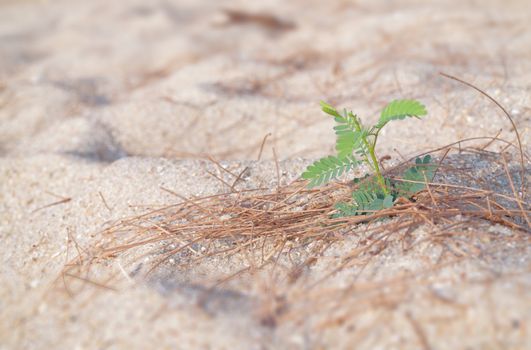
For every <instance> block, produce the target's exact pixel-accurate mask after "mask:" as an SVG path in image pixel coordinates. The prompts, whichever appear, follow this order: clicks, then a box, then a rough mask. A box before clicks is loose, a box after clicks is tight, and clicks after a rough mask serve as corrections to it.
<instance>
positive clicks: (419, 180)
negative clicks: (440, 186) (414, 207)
mask: <svg viewBox="0 0 531 350" xmlns="http://www.w3.org/2000/svg"><path fill="white" fill-rule="evenodd" d="M430 162H431V156H430V155H429V154H428V155H426V156H424V158H420V157H417V159H415V166H412V167H411V168H409V169H407V170H406V171H405V172H404V175H403V176H402V178H403V179H404V180H407V181H415V182H402V181H400V182H398V183H396V184H395V187H396V189H397V190H398V194H399V195H401V196H404V197H407V198H410V197H412V196H413V195H414V194H416V193H418V192H420V191H422V190H423V189H425V188H426V181H427V182H430V181H432V180H433V176H434V175H435V170H437V166H436V165H434V164H430Z"/></svg>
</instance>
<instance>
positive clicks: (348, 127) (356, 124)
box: [302, 100, 436, 217]
mask: <svg viewBox="0 0 531 350" xmlns="http://www.w3.org/2000/svg"><path fill="white" fill-rule="evenodd" d="M321 107H322V110H323V112H325V113H326V114H329V115H331V116H332V117H334V119H335V121H336V123H337V125H336V126H335V127H334V130H335V132H336V135H337V142H336V150H337V156H328V157H325V158H321V159H319V160H318V161H316V162H314V163H313V164H312V165H310V166H308V168H307V169H306V171H305V172H304V173H303V174H302V178H303V179H307V180H309V181H310V183H309V184H308V187H310V188H311V187H315V186H319V185H321V184H324V183H327V182H329V181H330V180H332V179H335V178H336V177H338V176H340V175H342V174H344V173H346V172H348V171H350V170H352V169H354V168H355V167H357V166H358V165H360V164H362V163H365V164H367V165H368V166H369V168H370V169H371V170H373V171H374V175H372V176H366V177H364V178H360V179H355V180H354V182H355V183H356V184H357V185H358V187H357V190H356V191H354V192H353V193H352V202H351V203H338V204H337V205H336V209H337V210H338V213H337V214H335V215H334V216H335V217H342V216H351V215H362V214H367V213H370V212H374V211H376V210H380V209H384V208H390V207H392V206H393V204H394V202H395V201H396V199H397V198H398V197H406V198H411V197H412V196H413V195H414V194H415V193H417V192H419V191H421V190H422V189H424V187H425V183H426V182H427V181H431V179H432V178H433V176H434V172H435V169H436V167H435V166H433V165H431V164H430V161H431V157H430V156H429V155H427V156H425V157H424V158H417V159H416V162H415V163H416V164H415V166H413V167H411V168H409V169H407V171H406V172H405V173H404V175H403V180H404V181H398V180H393V179H390V178H386V177H384V176H383V175H382V172H381V167H380V164H379V162H378V158H377V156H376V143H377V141H378V136H379V134H380V131H381V130H382V128H383V127H384V126H385V125H387V123H389V122H390V121H392V120H397V119H404V118H406V117H415V118H419V119H420V117H422V116H424V115H426V114H427V112H426V108H425V107H424V105H422V104H421V103H420V102H418V101H415V100H395V101H392V102H391V103H389V104H388V105H387V106H386V107H385V108H384V109H383V111H382V113H381V115H380V119H379V120H378V123H376V125H373V126H371V127H366V126H364V125H363V124H362V122H361V119H360V118H359V117H358V116H357V115H355V114H353V113H352V112H347V110H343V111H342V112H341V113H340V112H338V111H337V110H336V109H335V108H334V107H332V106H331V105H329V104H327V103H325V102H321Z"/></svg>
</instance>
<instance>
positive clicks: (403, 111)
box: [375, 100, 428, 129]
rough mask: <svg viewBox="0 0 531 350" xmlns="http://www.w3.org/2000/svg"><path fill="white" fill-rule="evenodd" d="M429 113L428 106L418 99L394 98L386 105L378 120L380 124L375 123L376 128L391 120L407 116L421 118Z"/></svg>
mask: <svg viewBox="0 0 531 350" xmlns="http://www.w3.org/2000/svg"><path fill="white" fill-rule="evenodd" d="M427 113H428V112H427V111H426V107H424V105H423V104H422V103H420V102H418V101H415V100H394V101H393V102H391V103H389V104H388V105H387V106H385V108H384V109H383V111H382V114H381V115H380V120H379V121H378V124H376V125H375V128H377V129H381V128H383V127H384V125H385V124H387V123H388V122H390V121H391V120H396V119H404V118H406V117H415V118H420V117H421V116H424V115H426V114H427Z"/></svg>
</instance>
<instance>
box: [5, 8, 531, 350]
mask: <svg viewBox="0 0 531 350" xmlns="http://www.w3.org/2000/svg"><path fill="white" fill-rule="evenodd" d="M527 5H528V4H527V1H506V2H503V3H501V2H497V1H483V2H481V3H477V2H466V1H445V2H426V1H418V2H415V1H400V2H394V3H392V4H390V3H388V2H386V1H356V2H348V1H333V2H322V1H291V2H289V3H286V2H283V1H267V2H253V3H249V2H244V1H219V2H218V1H217V2H212V1H196V0H194V1H186V0H181V1H160V2H153V3H151V2H148V3H146V2H145V1H136V0H135V1H112V2H109V1H100V0H95V1H77V0H76V1H53V2H52V1H30V0H28V1H4V2H2V3H1V4H0V242H1V244H2V249H1V250H0V348H1V349H47V348H54V349H122V348H139V349H140V348H168V349H170V348H171V349H223V348H224V349H328V348H339V349H342V348H344V349H349V348H356V349H524V348H527V347H530V346H531V335H530V332H531V318H530V315H531V298H530V297H529V293H528V290H529V287H530V284H531V275H530V273H529V272H530V261H529V256H530V245H529V242H528V240H526V239H525V235H524V236H522V233H521V232H520V231H518V230H514V229H510V228H507V227H505V226H502V225H494V224H492V223H490V222H483V224H482V225H479V226H477V227H476V226H474V227H470V228H469V229H470V230H477V231H480V232H486V233H488V234H489V235H488V237H490V238H489V239H488V240H486V241H478V242H474V245H475V246H476V247H477V248H478V251H479V252H483V253H482V254H478V255H476V256H475V257H474V258H470V259H465V260H464V261H462V262H460V263H458V264H453V265H451V266H448V267H446V268H443V269H441V270H440V271H437V272H434V273H433V276H432V280H431V281H430V283H429V284H428V285H426V284H425V281H424V280H423V281H424V282H422V283H413V282H412V283H410V284H406V285H405V287H404V286H402V287H400V288H399V289H393V288H394V287H393V288H391V287H390V289H386V288H387V287H385V285H383V287H382V295H383V296H382V297H381V300H380V303H378V305H376V304H374V303H373V302H372V301H371V300H373V299H371V298H368V297H367V294H366V293H369V292H363V286H366V285H372V284H373V283H377V282H378V281H387V280H389V279H392V277H393V276H397V275H400V274H401V273H407V272H415V271H421V270H422V269H423V268H425V267H426V266H428V265H429V262H430V261H431V262H433V261H434V259H435V257H437V256H438V254H439V253H440V252H439V251H438V250H437V249H439V248H438V247H435V246H431V245H429V244H426V245H422V244H421V245H419V246H417V247H416V248H415V249H413V250H411V251H408V252H404V250H402V249H401V248H400V245H399V244H398V243H397V244H396V245H393V246H392V247H390V248H389V249H388V250H386V252H385V254H381V255H377V256H376V257H375V259H373V260H371V262H370V263H369V264H368V265H367V267H366V268H364V269H361V268H360V267H359V266H351V267H350V268H349V269H346V270H344V271H342V272H341V273H338V274H337V275H335V276H333V278H331V279H330V280H329V281H328V282H327V286H326V287H329V288H340V287H341V286H343V285H345V284H346V283H347V282H346V281H352V280H353V277H352V276H353V275H356V276H358V277H357V280H356V281H357V282H356V283H359V286H360V287H359V288H361V291H360V290H356V291H355V292H352V295H351V297H349V298H348V299H347V304H345V305H338V306H336V308H335V311H334V313H332V312H330V308H327V307H325V306H328V305H317V304H316V303H315V300H316V299H315V298H314V297H315V296H314V295H313V294H312V295H310V294H308V296H307V297H306V296H304V295H303V296H301V297H299V302H298V303H294V304H293V305H290V307H291V310H290V312H291V313H292V314H295V315H296V314H299V315H304V318H305V319H304V321H301V322H295V321H293V320H290V319H289V318H285V319H283V318H281V320H280V321H278V323H276V324H274V325H272V324H271V322H267V317H266V318H264V314H267V312H268V311H267V309H268V308H269V307H271V306H270V302H271V300H270V299H267V298H265V299H264V297H263V295H264V291H265V290H267V287H268V283H269V282H268V279H267V278H266V277H265V276H258V277H256V280H255V282H252V283H251V284H250V285H249V284H247V285H245V283H243V282H242V284H241V285H238V284H235V285H231V286H229V287H227V289H221V290H220V291H219V292H218V294H215V293H214V294H211V295H209V299H208V300H207V301H206V302H199V301H198V299H200V297H201V295H203V294H202V293H201V291H202V288H204V285H203V283H204V284H205V285H206V284H207V283H206V281H211V280H212V279H213V278H215V277H217V276H218V277H219V276H221V275H223V274H224V273H227V272H230V271H233V270H234V269H237V268H238V267H239V266H242V261H240V260H238V257H235V258H234V259H232V260H231V259H225V260H224V259H222V258H219V259H218V258H212V259H211V260H206V261H205V262H203V263H202V264H200V266H197V267H194V268H190V269H187V270H186V271H185V276H184V277H186V278H184V277H183V274H182V273H181V270H179V269H178V266H174V267H172V265H171V264H165V265H163V266H161V267H160V268H159V269H158V270H155V271H154V273H152V274H151V275H150V276H149V278H147V277H145V276H143V275H142V274H138V275H135V273H134V272H135V268H136V267H138V264H137V265H127V264H125V261H131V260H135V259H136V258H138V256H135V255H134V254H139V253H138V252H135V253H131V254H130V255H127V254H125V255H124V256H120V257H119V258H116V259H114V260H112V259H111V260H110V261H109V262H108V266H107V268H108V270H109V271H113V272H116V274H117V275H118V276H121V277H120V278H116V280H115V281H112V282H110V283H109V284H108V285H109V286H110V287H111V288H113V290H107V289H105V288H100V287H95V286H94V285H91V284H90V283H88V284H87V283H75V281H72V278H70V279H69V281H70V282H71V285H72V287H71V288H72V290H71V291H70V293H68V291H65V288H64V284H63V283H62V279H61V271H63V268H64V266H65V263H67V262H69V261H70V260H71V259H74V258H75V256H76V254H77V249H76V246H77V247H81V248H80V249H90V248H91V247H93V246H94V244H95V243H96V242H97V241H98V239H99V236H98V235H99V232H100V231H101V230H103V229H105V228H106V227H109V226H110V225H111V224H112V223H115V222H117V221H118V220H120V219H122V218H125V217H131V216H134V215H140V214H142V213H145V212H146V211H148V210H150V209H152V208H157V207H159V206H163V205H170V204H173V203H177V202H181V201H182V199H181V197H177V196H175V195H173V194H171V193H170V192H168V191H167V190H168V189H169V190H171V191H173V192H176V193H178V194H179V195H181V196H183V197H188V198H190V197H191V196H197V197H201V196H207V195H212V194H219V193H225V192H227V191H228V190H229V186H227V185H225V184H223V183H222V182H220V181H219V180H218V179H217V178H216V176H218V177H220V176H221V177H223V176H227V174H224V173H223V172H220V170H219V168H218V167H217V166H215V164H214V163H212V162H211V161H209V160H208V157H209V156H210V157H213V158H214V159H216V160H219V161H223V165H224V166H226V167H228V168H229V169H232V171H234V172H235V173H239V172H240V171H242V170H243V169H244V168H245V167H248V168H249V170H248V171H247V172H246V173H245V179H244V180H243V181H242V182H241V185H240V187H239V188H240V189H245V188H246V189H253V188H261V187H265V188H270V189H272V190H274V189H275V188H276V187H277V185H282V186H285V185H288V184H290V183H292V182H293V181H295V180H296V179H297V178H298V177H299V175H300V173H301V172H302V171H303V169H304V168H305V166H306V165H307V164H309V163H310V162H311V161H312V160H313V159H316V158H317V157H320V156H323V155H326V154H330V153H332V152H333V148H334V135H333V132H332V129H331V128H332V125H333V123H332V120H330V119H329V118H327V117H326V116H325V115H323V113H321V112H320V111H319V106H318V102H319V101H320V100H326V101H328V102H330V103H333V104H334V105H337V106H341V107H347V108H351V109H353V110H354V112H356V113H358V114H359V115H360V116H362V117H363V118H365V119H366V120H369V121H375V120H376V118H377V115H378V111H379V110H380V109H381V108H382V107H383V106H384V105H385V103H387V102H388V101H389V100H391V99H393V98H417V99H419V100H421V101H422V102H423V103H425V104H426V106H427V108H428V111H429V115H428V117H426V118H425V120H423V121H418V120H407V121H403V122H400V123H399V124H397V127H395V128H391V127H390V128H389V129H386V130H385V132H384V134H383V135H382V137H381V141H380V146H379V147H380V148H379V152H380V155H381V156H384V155H389V156H390V157H391V158H392V159H391V160H390V161H389V165H391V164H394V163H397V162H398V161H400V160H401V159H402V157H410V156H412V155H414V154H417V153H419V152H424V151H427V150H429V149H435V148H437V147H441V146H444V145H446V144H448V143H451V142H454V141H457V140H459V139H463V138H473V137H482V136H494V135H496V134H497V133H498V132H499V131H500V130H501V133H500V137H503V138H504V139H507V140H510V141H513V142H514V141H515V135H514V131H513V130H512V128H511V124H510V123H509V122H508V120H507V118H505V117H504V116H503V114H502V113H500V111H499V110H498V109H496V108H495V107H494V105H493V104H492V103H491V102H489V101H488V100H487V99H485V98H484V97H482V96H481V95H480V94H478V93H477V92H475V91H474V90H472V89H470V88H467V87H465V86H463V85H460V84H458V83H456V82H454V81H451V80H449V79H446V78H443V77H441V76H440V75H439V74H438V73H439V72H440V71H443V72H446V73H449V74H452V75H456V76H459V77H461V78H464V79H466V80H467V81H470V82H473V83H474V84H476V85H477V86H480V87H481V88H483V89H484V90H485V91H487V92H488V93H489V94H491V95H492V96H493V97H494V98H496V99H497V100H498V101H500V103H502V104H503V105H504V106H506V107H507V109H508V111H509V112H510V113H511V116H512V117H513V119H514V121H515V123H516V126H517V128H518V130H519V132H520V134H521V138H522V141H523V143H524V145H523V146H524V149H525V150H527V151H528V152H529V143H528V141H527V140H528V138H529V137H528V134H529V128H530V125H531V123H530V118H531V101H530V99H531V85H530V83H529V82H530V81H531V73H530V72H531V57H530V56H531V51H530V50H529V47H531V34H530V33H529V31H528V30H526V28H527V26H528V23H529V21H530V20H531V15H530V13H529V11H528V10H526V8H527ZM398 125H399V126H398ZM268 134H270V136H268V137H267V139H266V142H265V143H263V140H264V137H266V135H268ZM262 144H264V147H263V152H262V154H261V158H260V160H259V161H257V159H258V156H259V153H260V148H261V145H262ZM472 144H473V143H472ZM472 144H469V145H472ZM511 154H512V162H511V167H513V168H514V169H518V156H517V154H516V153H515V152H512V153H511ZM459 159H461V160H460V161H461V163H462V164H463V166H466V167H470V168H471V169H473V170H471V171H470V172H471V173H472V174H474V173H478V174H479V173H480V172H481V171H483V173H485V174H489V173H492V174H494V175H493V178H496V176H498V177H500V178H502V177H503V171H502V170H500V169H493V168H490V165H489V164H482V163H481V160H478V159H476V158H474V157H472V158H467V157H464V158H459ZM275 160H277V161H279V171H278V176H279V177H280V184H279V183H278V178H277V168H276V167H277V163H276V161H275ZM456 161H457V160H456ZM474 169H475V170H474ZM482 169H483V170H482ZM212 174H214V175H215V176H214V175H212ZM226 179H227V181H229V179H230V176H228V178H226ZM450 180H452V181H457V182H459V183H461V184H463V183H465V184H467V185H470V184H472V185H473V182H472V183H468V182H466V181H465V180H463V179H450ZM504 184H505V187H504V188H503V189H502V190H503V191H504V193H507V194H510V193H511V192H510V188H509V187H508V183H507V182H504ZM432 230H433V228H430V227H425V226H421V227H419V228H418V229H417V230H416V231H415V232H414V233H413V235H414V236H415V237H417V238H422V237H425V236H427V235H429V234H430V233H431V232H432ZM362 232H363V228H362V227H361V228H360V227H353V228H352V230H351V231H350V232H349V234H347V235H346V237H345V239H344V240H342V241H340V242H337V244H336V245H334V246H333V247H332V249H330V250H329V251H327V254H329V255H328V256H325V257H323V258H322V259H320V260H319V262H318V263H317V264H316V265H315V266H313V267H312V268H311V269H310V270H309V271H308V272H307V274H308V275H307V277H306V278H307V279H304V281H307V283H310V282H308V281H312V280H316V279H319V278H320V277H322V276H323V274H325V273H326V271H328V269H329V265H330V264H332V263H331V261H333V259H334V257H337V256H341V255H342V254H345V253H346V252H347V253H348V251H350V250H352V249H353V248H354V247H356V246H357V244H359V240H360V239H361V238H360V237H361V236H362ZM482 237H483V236H482ZM522 237H524V238H522ZM240 258H241V257H240ZM142 259H147V260H146V261H143V260H141V261H142V262H143V264H144V265H143V266H144V268H146V266H148V265H149V264H150V260H149V257H146V258H144V257H143V258H142ZM122 262H123V263H122ZM124 266H125V267H124ZM98 271H99V272H98ZM176 271H177V272H176ZM105 272H106V271H105V269H103V270H96V272H95V273H96V274H98V273H101V276H104V275H105ZM101 276H99V275H95V276H91V277H94V278H95V279H97V277H101ZM305 283H306V282H305ZM296 287H297V288H303V287H304V285H303V284H302V282H301V284H300V285H299V284H296V285H295V286H294V287H292V289H291V290H287V291H286V293H287V294H286V298H288V299H289V298H290V297H291V296H293V295H297V294H296V293H297V290H296V289H295V288H296ZM279 288H280V287H279ZM323 288H324V287H323ZM318 292H319V291H318ZM318 292H316V293H317V294H318ZM364 293H365V294H364ZM370 293H373V289H371V292H370ZM266 294H267V293H266ZM273 294H274V293H273ZM273 294H272V295H273ZM433 295H435V296H436V297H435V299H437V300H439V301H438V302H434V301H433V300H434V298H433ZM428 296H430V297H428ZM382 300H383V301H382ZM330 302H332V301H330ZM324 304H326V303H324ZM382 304H383V305H384V306H382ZM321 306H322V307H321ZM355 306H358V309H357V312H356V313H355V314H352V315H347V317H346V318H345V316H344V315H343V316H342V317H343V319H344V322H341V323H338V324H332V325H328V324H327V326H326V327H325V326H323V323H326V322H328V319H331V318H334V317H335V316H337V314H341V310H342V309H344V310H349V308H354V307H355Z"/></svg>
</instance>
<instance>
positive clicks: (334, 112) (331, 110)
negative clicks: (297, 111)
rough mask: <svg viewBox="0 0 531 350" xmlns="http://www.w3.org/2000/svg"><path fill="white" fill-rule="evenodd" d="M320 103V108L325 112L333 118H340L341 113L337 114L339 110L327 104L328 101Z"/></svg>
mask: <svg viewBox="0 0 531 350" xmlns="http://www.w3.org/2000/svg"><path fill="white" fill-rule="evenodd" d="M320 105H321V109H322V110H323V112H325V113H326V114H330V115H331V116H332V117H334V118H342V116H341V114H339V112H338V111H337V110H336V109H335V108H334V107H332V106H331V105H329V104H328V103H326V102H324V101H321V102H320Z"/></svg>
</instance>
